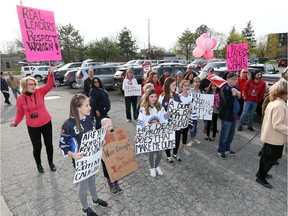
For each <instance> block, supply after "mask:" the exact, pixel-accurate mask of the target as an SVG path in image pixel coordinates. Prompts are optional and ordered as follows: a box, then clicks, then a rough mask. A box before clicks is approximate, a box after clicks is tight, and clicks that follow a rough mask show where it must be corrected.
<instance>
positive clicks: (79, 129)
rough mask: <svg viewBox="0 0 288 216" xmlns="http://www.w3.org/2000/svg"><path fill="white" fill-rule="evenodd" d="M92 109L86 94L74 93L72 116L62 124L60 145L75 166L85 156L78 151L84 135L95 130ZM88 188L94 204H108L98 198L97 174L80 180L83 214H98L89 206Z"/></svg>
mask: <svg viewBox="0 0 288 216" xmlns="http://www.w3.org/2000/svg"><path fill="white" fill-rule="evenodd" d="M90 109H91V107H90V105H89V99H88V98H87V97H86V96H85V95H83V94H76V95H74V96H73V97H72V99H71V102H70V116H69V118H68V119H67V120H66V121H65V122H64V123H63V125H62V131H61V137H60V142H59V147H60V148H61V150H62V153H63V155H64V156H67V155H68V156H70V157H71V158H72V163H73V166H74V167H75V160H79V159H81V158H82V157H83V153H82V152H78V149H79V147H80V144H81V140H82V137H83V135H85V134H86V133H87V132H91V131H92V130H95V122H94V121H93V119H92V117H90ZM88 190H89V192H90V193H91V195H92V203H93V205H100V206H101V207H107V206H108V204H107V202H105V201H103V200H101V199H99V198H98V195H97V191H96V178H95V174H94V175H92V176H90V177H89V178H86V179H84V180H82V181H80V182H79V198H80V202H81V204H82V208H83V214H84V215H91V216H95V215H97V214H96V213H95V212H93V211H92V209H91V208H89V206H88V201H87V192H88Z"/></svg>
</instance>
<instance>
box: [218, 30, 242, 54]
mask: <svg viewBox="0 0 288 216" xmlns="http://www.w3.org/2000/svg"><path fill="white" fill-rule="evenodd" d="M233 28H234V27H233ZM231 32H233V31H231ZM245 42H247V39H246V38H245V37H243V36H242V35H241V34H239V33H237V32H234V33H230V35H229V37H228V38H227V44H226V45H229V44H237V43H245ZM220 55H221V56H222V57H224V56H226V46H225V47H224V48H223V49H222V50H221V52H220Z"/></svg>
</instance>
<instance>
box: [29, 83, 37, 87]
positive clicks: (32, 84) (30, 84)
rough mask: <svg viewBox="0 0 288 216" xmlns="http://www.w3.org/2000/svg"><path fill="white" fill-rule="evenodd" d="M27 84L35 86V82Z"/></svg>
mask: <svg viewBox="0 0 288 216" xmlns="http://www.w3.org/2000/svg"><path fill="white" fill-rule="evenodd" d="M27 86H36V83H29V84H28V83H27Z"/></svg>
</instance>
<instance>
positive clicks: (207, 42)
mask: <svg viewBox="0 0 288 216" xmlns="http://www.w3.org/2000/svg"><path fill="white" fill-rule="evenodd" d="M212 46H213V40H212V39H211V38H206V39H205V40H204V41H203V44H202V47H203V49H204V50H205V51H208V50H211V49H212Z"/></svg>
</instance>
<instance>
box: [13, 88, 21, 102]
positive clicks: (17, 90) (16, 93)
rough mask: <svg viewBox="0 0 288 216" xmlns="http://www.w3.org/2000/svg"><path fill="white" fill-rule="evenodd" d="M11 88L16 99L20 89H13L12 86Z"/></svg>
mask: <svg viewBox="0 0 288 216" xmlns="http://www.w3.org/2000/svg"><path fill="white" fill-rule="evenodd" d="M11 89H12V92H13V95H14V97H15V99H16V100H17V97H18V95H20V90H19V89H14V88H11Z"/></svg>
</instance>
